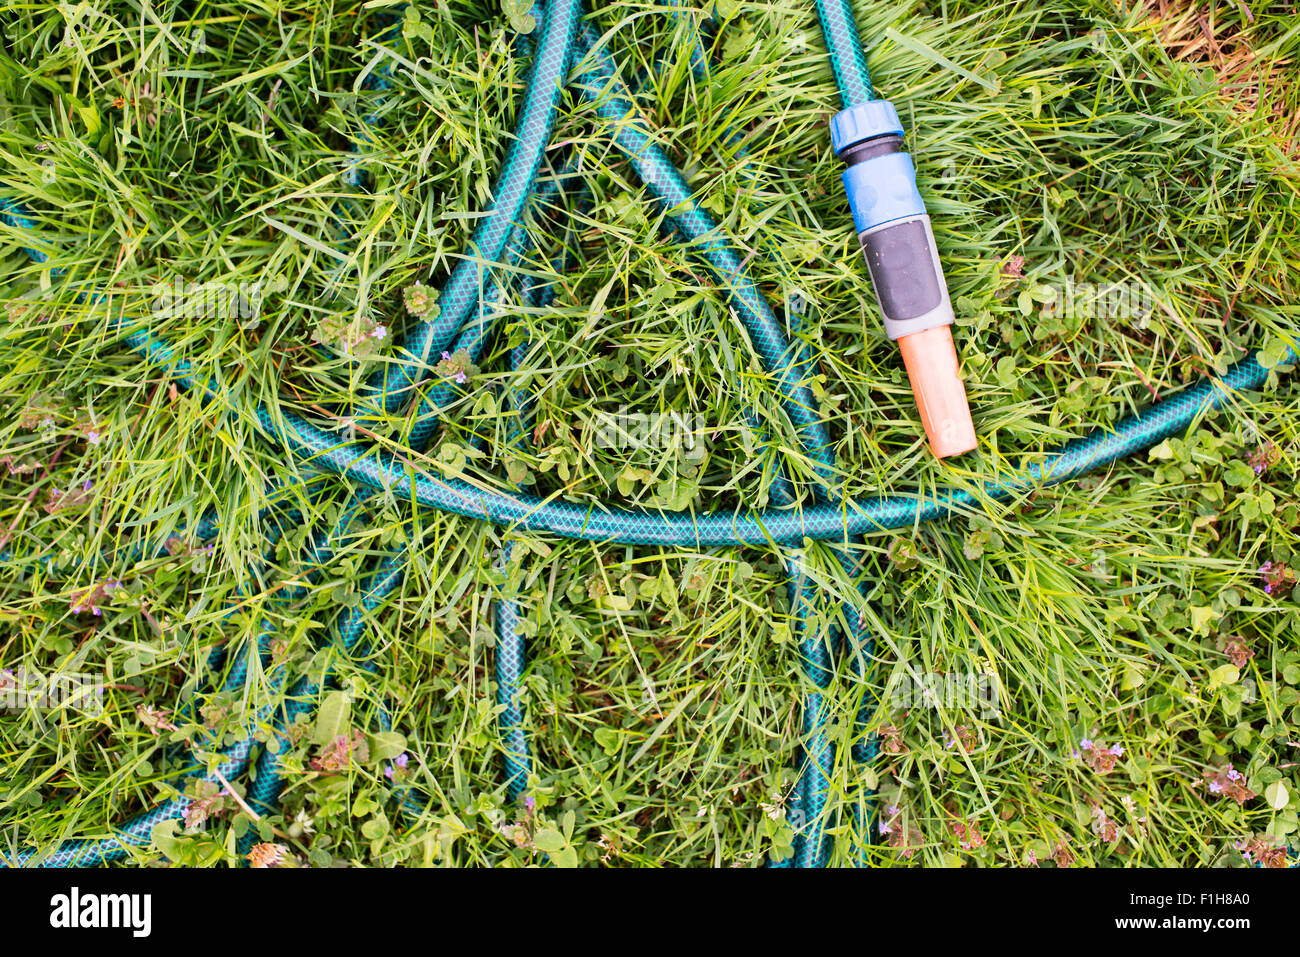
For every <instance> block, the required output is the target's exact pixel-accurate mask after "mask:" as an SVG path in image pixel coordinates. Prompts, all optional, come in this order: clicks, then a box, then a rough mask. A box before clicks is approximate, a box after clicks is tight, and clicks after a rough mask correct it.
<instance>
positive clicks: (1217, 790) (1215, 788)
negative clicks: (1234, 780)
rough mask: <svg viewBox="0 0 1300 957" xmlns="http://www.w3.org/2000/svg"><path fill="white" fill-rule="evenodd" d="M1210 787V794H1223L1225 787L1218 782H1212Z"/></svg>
mask: <svg viewBox="0 0 1300 957" xmlns="http://www.w3.org/2000/svg"><path fill="white" fill-rule="evenodd" d="M1209 787H1210V793H1211V794H1222V793H1223V785H1222V784H1220V783H1219V782H1218V781H1211V782H1210V785H1209Z"/></svg>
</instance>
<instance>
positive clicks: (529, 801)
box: [524, 794, 537, 814]
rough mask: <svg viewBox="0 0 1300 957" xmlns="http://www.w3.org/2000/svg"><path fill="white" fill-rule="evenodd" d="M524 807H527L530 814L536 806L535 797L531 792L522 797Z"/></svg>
mask: <svg viewBox="0 0 1300 957" xmlns="http://www.w3.org/2000/svg"><path fill="white" fill-rule="evenodd" d="M524 807H525V808H527V809H528V813H529V814H532V813H533V810H534V809H535V808H536V807H537V798H535V797H533V796H532V795H531V794H529V795H527V796H526V797H525V798H524Z"/></svg>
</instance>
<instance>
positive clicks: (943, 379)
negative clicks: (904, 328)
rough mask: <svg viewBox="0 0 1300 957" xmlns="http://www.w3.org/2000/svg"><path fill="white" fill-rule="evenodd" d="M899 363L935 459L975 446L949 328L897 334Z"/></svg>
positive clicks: (965, 450) (972, 426) (942, 327)
mask: <svg viewBox="0 0 1300 957" xmlns="http://www.w3.org/2000/svg"><path fill="white" fill-rule="evenodd" d="M898 346H899V348H900V349H902V350H903V363H904V364H905V365H906V366H907V377H908V379H910V380H911V383H912V394H913V395H915V396H916V408H917V410H918V411H919V412H920V413H921V424H922V425H923V426H925V437H926V438H927V439H929V440H930V450H931V451H932V452H934V454H935V456H936V457H937V458H941V459H946V458H948V457H949V456H952V455H961V454H962V453H963V452H969V451H971V449H973V448H975V444H976V443H975V423H973V422H972V421H971V417H970V405H969V404H968V403H967V401H966V386H964V385H963V384H962V381H961V377H960V376H959V375H958V374H957V347H956V346H955V345H953V341H952V330H950V329H949V328H948V327H947V326H935V327H934V328H933V329H926V330H925V331H923V332H914V333H912V334H911V335H907V336H900V337H899V338H898Z"/></svg>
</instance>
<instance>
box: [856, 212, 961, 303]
mask: <svg viewBox="0 0 1300 957" xmlns="http://www.w3.org/2000/svg"><path fill="white" fill-rule="evenodd" d="M862 251H863V252H864V253H866V256H867V268H868V269H869V270H871V282H872V283H873V284H874V285H875V287H876V295H877V296H879V297H880V307H881V309H883V310H884V312H885V316H886V317H887V318H889V319H893V320H895V321H897V320H901V319H914V318H916V317H917V316H923V315H925V314H926V313H927V312H929V311H930V310H932V309H934V308H935V307H936V306H938V305H939V304H940V303H942V302H943V290H942V289H941V288H939V270H938V269H937V268H936V265H935V262H934V259H933V257H932V254H931V251H930V237H929V235H928V234H927V233H926V231H925V224H924V223H923V222H922V221H920V220H913V221H911V222H909V223H899V224H898V225H897V226H886V227H885V228H884V229H877V230H876V231H875V232H872V233H867V235H866V236H865V237H864V238H863V240H862Z"/></svg>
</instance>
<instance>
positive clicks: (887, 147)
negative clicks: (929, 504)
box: [831, 100, 976, 458]
mask: <svg viewBox="0 0 1300 957" xmlns="http://www.w3.org/2000/svg"><path fill="white" fill-rule="evenodd" d="M831 145H832V147H833V148H834V150H835V155H836V156H838V157H839V158H840V159H841V160H843V161H844V164H845V166H846V169H845V170H844V173H843V177H842V178H843V181H844V191H845V193H847V194H848V197H849V208H850V209H851V210H852V212H853V225H854V226H855V227H856V228H857V231H858V241H859V242H860V243H861V244H862V251H863V253H864V254H865V255H866V259H867V269H868V270H869V271H870V273H871V284H872V286H874V287H875V290H876V301H877V303H878V304H879V306H880V313H881V315H882V316H883V317H884V320H885V333H886V334H887V335H888V336H889V338H891V339H894V340H896V341H897V342H898V345H899V347H900V348H901V350H902V352H903V362H904V364H905V365H906V366H907V376H908V379H909V380H910V381H911V384H912V393H913V394H914V395H915V396H916V406H917V410H918V411H919V412H920V414H921V423H922V425H923V426H924V427H925V435H926V438H927V439H928V440H929V442H930V449H931V450H932V451H933V452H934V454H935V455H936V456H938V457H939V458H946V457H948V456H951V455H960V454H962V453H963V452H969V451H970V450H971V449H973V448H975V444H976V442H975V425H974V423H973V422H972V421H971V416H970V405H969V403H968V402H967V401H966V387H965V386H964V385H963V384H962V381H961V378H960V376H959V375H958V370H957V350H956V347H955V346H954V345H953V341H952V331H951V329H949V326H951V325H952V321H953V312H952V301H951V300H950V299H949V297H948V284H947V282H945V281H944V278H943V268H942V266H941V265H940V263H939V250H938V249H937V248H936V247H935V244H934V232H933V230H932V229H931V228H930V217H929V216H928V215H927V214H926V211H925V203H924V202H923V201H922V200H921V194H920V192H918V190H917V188H916V170H915V168H914V167H913V166H912V158H911V157H910V156H909V155H908V154H907V153H904V152H903V124H902V123H901V122H900V121H899V119H898V111H897V110H895V109H894V106H893V104H892V103H890V102H889V101H888V100H867V101H866V102H865V103H859V104H858V105H857V106H854V107H850V108H849V109H847V110H844V111H842V112H840V113H837V114H836V115H835V116H834V117H833V118H832V119H831Z"/></svg>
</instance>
